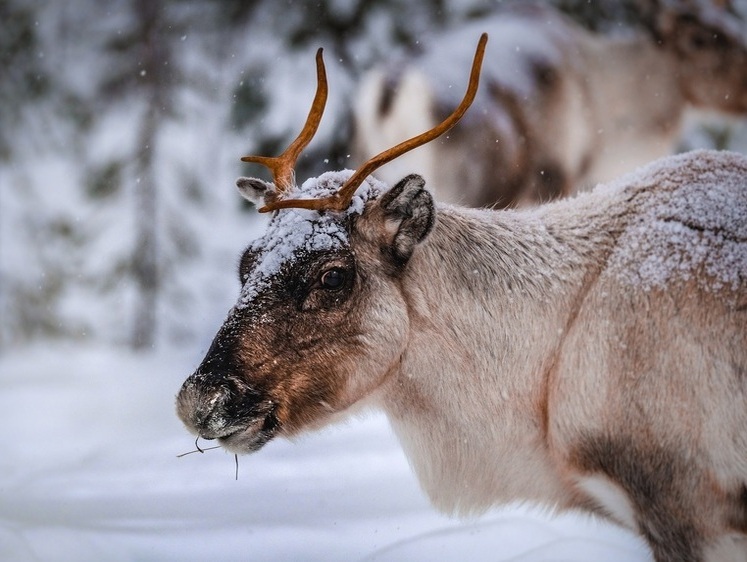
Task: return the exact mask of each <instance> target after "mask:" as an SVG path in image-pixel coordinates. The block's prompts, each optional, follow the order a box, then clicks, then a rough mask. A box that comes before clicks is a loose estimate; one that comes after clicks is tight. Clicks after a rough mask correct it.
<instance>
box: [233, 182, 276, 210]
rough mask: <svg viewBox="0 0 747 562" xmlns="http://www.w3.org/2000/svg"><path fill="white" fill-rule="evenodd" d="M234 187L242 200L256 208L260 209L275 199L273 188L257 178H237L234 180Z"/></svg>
mask: <svg viewBox="0 0 747 562" xmlns="http://www.w3.org/2000/svg"><path fill="white" fill-rule="evenodd" d="M236 187H238V188H239V193H241V195H242V196H243V197H244V199H246V200H247V201H249V202H251V203H254V205H256V206H257V207H262V206H263V205H264V204H265V203H266V202H269V201H271V200H274V198H275V186H274V185H273V184H271V183H267V182H266V181H262V180H260V179H257V178H239V179H237V180H236Z"/></svg>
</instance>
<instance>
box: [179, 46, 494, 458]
mask: <svg viewBox="0 0 747 562" xmlns="http://www.w3.org/2000/svg"><path fill="white" fill-rule="evenodd" d="M486 42H487V36H486V35H485V34H483V36H482V37H481V38H480V42H479V44H478V48H477V53H476V55H475V59H474V62H473V66H472V73H471V75H470V83H469V87H468V89H467V93H466V94H465V96H464V99H463V100H462V102H461V103H460V104H459V106H458V107H457V108H456V110H454V112H453V113H452V114H451V115H450V116H449V117H447V118H446V120H444V121H443V122H442V123H441V124H439V125H437V126H436V127H434V128H433V129H431V130H430V131H427V132H425V133H423V134H422V135H419V136H417V137H414V138H412V139H410V140H408V141H405V142H403V143H401V144H399V145H397V146H395V147H394V148H392V149H389V150H387V151H385V152H382V153H381V154H379V155H377V156H375V157H373V158H372V159H371V160H369V161H368V162H367V163H366V164H364V165H363V166H362V167H361V168H360V169H359V170H358V171H356V172H351V171H349V170H348V171H342V172H333V173H325V174H322V175H321V176H320V177H318V178H312V179H309V180H307V181H306V182H305V183H304V184H303V185H302V186H300V187H297V186H296V185H295V183H294V178H293V165H294V163H295V160H296V158H297V157H298V155H299V154H300V152H301V150H303V148H304V147H305V146H306V145H307V144H308V142H309V141H310V140H311V138H312V137H313V134H314V132H315V131H316V128H317V126H318V124H319V120H320V119H321V116H322V112H323V108H324V103H325V100H326V92H327V85H326V76H325V71H324V64H323V60H322V54H321V50H320V51H319V52H318V53H317V78H318V86H317V94H316V97H315V100H314V103H313V105H312V109H311V111H310V113H309V117H308V119H307V121H306V125H305V126H304V128H303V130H302V132H301V134H300V135H299V136H298V138H297V139H296V140H295V141H294V142H293V143H292V144H291V145H290V146H289V147H288V149H287V150H286V151H285V152H284V153H283V155H281V156H280V157H278V158H265V157H255V156H248V157H245V158H243V160H245V161H250V162H259V163H261V164H264V165H267V166H268V167H269V168H270V169H271V170H272V171H273V175H274V178H275V179H274V182H273V183H266V182H263V181H261V180H258V179H251V178H241V179H239V180H238V182H237V184H238V187H239V190H240V191H241V193H242V194H243V195H244V196H245V197H247V198H248V199H250V200H252V201H254V202H257V203H258V204H264V206H263V207H262V208H261V209H260V211H262V212H267V211H274V213H273V216H272V217H271V220H270V223H269V225H268V228H267V232H266V233H265V235H264V236H262V237H261V238H259V239H258V240H256V241H255V242H253V243H252V244H251V245H250V246H249V248H247V249H246V251H245V252H244V254H243V256H242V258H241V264H240V268H239V278H240V283H241V286H242V288H241V293H240V296H239V300H238V302H237V303H236V305H235V306H234V307H233V309H232V310H231V311H230V312H229V314H228V318H227V319H226V321H225V323H224V324H223V326H222V327H221V328H220V330H219V332H218V334H217V335H216V337H215V339H214V341H213V343H212V345H211V347H210V349H209V350H208V352H207V355H206V356H205V359H204V360H203V361H202V364H201V365H200V366H199V367H198V369H197V371H195V373H194V374H192V375H191V376H190V377H189V378H188V379H187V380H186V381H185V382H184V384H183V386H182V388H181V391H180V392H179V395H178V396H177V412H178V415H179V417H180V418H181V419H182V421H183V422H184V424H185V425H186V426H187V428H189V429H190V430H191V431H192V432H194V433H196V434H197V435H198V436H199V437H202V438H205V439H218V440H219V441H220V442H221V444H222V445H223V446H224V447H225V448H227V449H229V450H231V451H233V452H241V453H246V452H250V451H254V450H257V449H259V448H260V447H261V446H262V445H264V444H265V443H266V442H267V441H269V440H270V439H272V438H273V437H275V436H276V435H286V436H290V435H293V434H295V433H297V432H298V431H300V430H302V429H305V428H310V427H316V426H319V425H323V424H324V423H327V422H329V421H331V420H332V419H334V417H335V415H336V414H338V413H341V412H343V411H344V410H346V409H348V408H349V407H350V406H352V405H353V404H355V403H358V402H360V401H362V400H363V399H364V398H365V397H367V396H371V395H372V394H374V393H375V391H376V389H377V388H378V387H380V386H381V385H382V384H383V383H384V381H385V380H386V378H387V375H388V374H389V373H391V372H392V371H393V370H394V369H395V368H396V366H397V363H398V360H399V357H400V356H401V354H402V352H403V350H404V347H405V345H406V334H407V331H408V323H409V320H408V316H407V312H406V306H405V304H404V301H403V296H402V294H401V289H400V286H399V281H400V279H401V276H402V275H403V274H404V272H405V270H406V267H407V264H408V262H409V259H410V256H411V255H412V253H413V251H414V249H415V247H416V246H417V244H418V243H419V242H421V241H422V240H423V239H424V238H425V236H426V235H427V234H428V232H429V231H430V230H431V228H432V226H433V223H434V219H435V209H434V204H433V200H432V198H431V196H430V194H429V193H428V192H427V191H426V190H425V189H424V182H423V180H422V178H420V177H419V176H414V175H413V176H408V177H406V178H405V179H403V180H402V181H401V182H399V183H398V184H397V185H396V186H395V187H394V188H393V189H390V190H387V187H386V186H385V185H384V184H382V183H381V182H379V181H377V180H376V179H374V178H372V177H369V174H370V173H371V172H372V171H374V170H375V169H376V168H377V167H379V166H381V165H383V164H384V163H386V162H388V161H390V160H392V159H393V158H396V157H397V156H399V155H400V154H403V153H404V152H407V151H409V150H412V149H413V148H416V147H417V146H420V145H422V144H424V143H426V142H429V141H430V140H432V139H434V138H436V137H437V136H439V135H441V134H443V133H444V132H446V131H447V130H448V129H449V128H450V127H452V126H453V125H454V124H455V123H456V122H457V121H458V120H459V119H460V118H461V116H462V115H463V114H464V112H465V111H466V110H467V108H468V107H469V105H470V104H471V102H472V100H473V99H474V96H475V92H476V90H477V85H478V78H479V71H480V66H481V63H482V57H483V54H484V50H485V44H486Z"/></svg>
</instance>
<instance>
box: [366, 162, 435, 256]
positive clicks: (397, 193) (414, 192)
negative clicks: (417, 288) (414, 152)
mask: <svg viewBox="0 0 747 562" xmlns="http://www.w3.org/2000/svg"><path fill="white" fill-rule="evenodd" d="M380 205H381V209H382V210H383V212H384V217H385V219H386V222H387V231H390V232H392V233H393V235H392V236H391V238H390V240H389V244H388V246H387V248H386V251H387V252H388V253H389V255H390V256H391V258H392V259H393V261H394V263H395V265H397V266H400V267H401V266H404V265H405V264H406V263H407V261H408V260H409V259H410V256H412V252H413V250H414V249H415V246H417V245H418V244H419V243H420V242H421V241H422V240H423V239H424V238H425V237H426V236H427V235H428V233H429V232H430V231H431V230H432V229H433V225H434V223H435V220H436V209H435V204H434V202H433V197H432V196H431V194H430V193H429V192H428V191H427V190H426V189H425V180H424V179H423V178H422V177H421V176H418V175H415V174H412V175H409V176H407V177H406V178H404V179H403V180H401V181H400V182H399V183H398V184H397V185H395V186H394V187H393V188H392V189H390V190H389V191H388V192H387V193H385V194H384V195H383V196H382V197H381V200H380Z"/></svg>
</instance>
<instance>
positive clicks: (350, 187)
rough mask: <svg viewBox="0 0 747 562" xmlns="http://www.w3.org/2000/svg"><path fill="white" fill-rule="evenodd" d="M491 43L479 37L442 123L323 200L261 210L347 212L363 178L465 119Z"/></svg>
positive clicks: (369, 165) (358, 173)
mask: <svg viewBox="0 0 747 562" xmlns="http://www.w3.org/2000/svg"><path fill="white" fill-rule="evenodd" d="M487 42H488V34H487V33H483V34H482V35H481V36H480V40H479V42H478V43H477V49H476V51H475V58H474V60H473V61H472V70H471V72H470V76H469V85H468V86H467V91H466V92H465V94H464V97H463V98H462V101H461V102H460V103H459V105H458V106H457V108H456V109H455V110H454V111H453V112H452V113H451V115H449V116H448V117H447V118H446V119H444V120H443V121H442V122H441V123H439V124H438V125H436V126H435V127H433V128H432V129H430V130H429V131H426V132H424V133H421V134H420V135H417V136H415V137H412V138H411V139H408V140H406V141H404V142H401V143H400V144H398V145H396V146H395V147H393V148H390V149H388V150H385V151H384V152H381V153H379V154H377V155H376V156H374V157H373V158H371V159H370V160H368V161H367V162H365V163H364V164H363V165H362V166H361V167H360V168H358V170H357V171H356V172H355V173H354V174H353V175H352V176H350V178H349V179H348V181H346V182H345V184H344V185H343V186H342V187H341V188H340V190H339V191H338V192H337V193H335V194H333V195H330V196H329V197H324V198H320V199H285V200H277V201H273V202H271V203H269V204H267V205H265V206H264V207H262V208H261V209H260V210H259V211H260V212H261V213H266V212H268V211H274V210H276V209H288V208H300V209H312V210H317V211H321V210H330V211H344V210H345V209H347V207H348V205H350V202H351V201H352V199H353V195H355V191H356V190H357V189H358V187H359V186H360V185H361V184H362V183H363V181H364V180H365V179H366V178H367V177H368V176H369V175H370V174H371V173H372V172H373V171H374V170H376V169H377V168H379V167H381V166H383V165H384V164H386V163H387V162H390V161H392V160H394V159H395V158H397V157H399V156H402V155H403V154H405V153H406V152H409V151H410V150H413V149H415V148H418V147H419V146H422V145H424V144H426V143H429V142H430V141H432V140H434V139H436V138H438V137H440V136H441V135H443V134H444V133H445V132H446V131H448V130H449V129H451V128H452V127H453V126H454V125H456V124H457V122H458V121H459V120H460V119H461V118H462V116H463V115H464V113H465V112H466V111H467V109H468V108H469V106H470V105H472V102H473V101H474V99H475V94H476V93H477V87H478V85H479V83H480V69H481V68H482V60H483V57H484V55H485V46H486V45H487Z"/></svg>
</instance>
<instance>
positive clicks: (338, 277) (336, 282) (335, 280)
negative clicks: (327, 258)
mask: <svg viewBox="0 0 747 562" xmlns="http://www.w3.org/2000/svg"><path fill="white" fill-rule="evenodd" d="M319 283H320V284H321V286H322V288H323V289H327V290H330V291H335V290H337V289H340V288H342V286H343V285H344V284H345V270H344V269H341V268H339V267H333V268H332V269H328V270H327V271H325V272H324V273H322V276H321V277H320V278H319Z"/></svg>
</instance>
